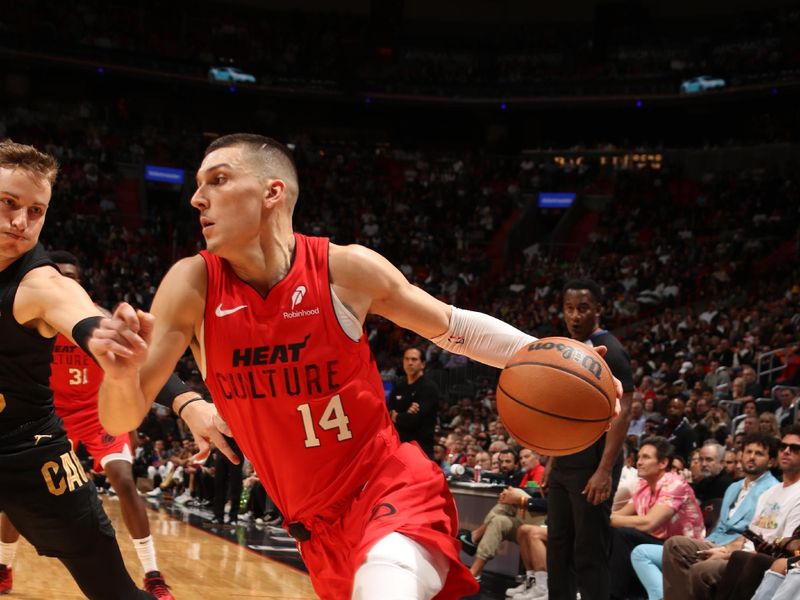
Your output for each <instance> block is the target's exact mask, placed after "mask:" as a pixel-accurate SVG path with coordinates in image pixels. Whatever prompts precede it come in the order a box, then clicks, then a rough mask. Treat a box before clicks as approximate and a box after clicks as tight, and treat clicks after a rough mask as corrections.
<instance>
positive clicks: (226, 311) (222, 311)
mask: <svg viewBox="0 0 800 600" xmlns="http://www.w3.org/2000/svg"><path fill="white" fill-rule="evenodd" d="M243 308H247V304H242V305H241V306H234V307H233V308H222V304H220V305H219V306H218V307H217V310H215V311H214V314H215V315H217V316H218V317H227V316H228V315H232V314H233V313H235V312H238V311H240V310H242V309H243Z"/></svg>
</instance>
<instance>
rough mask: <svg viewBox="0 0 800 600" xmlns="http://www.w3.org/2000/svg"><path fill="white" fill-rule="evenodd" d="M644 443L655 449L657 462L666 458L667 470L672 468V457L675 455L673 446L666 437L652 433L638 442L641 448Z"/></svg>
mask: <svg viewBox="0 0 800 600" xmlns="http://www.w3.org/2000/svg"><path fill="white" fill-rule="evenodd" d="M645 445H650V446H652V447H653V448H655V449H656V458H657V459H658V462H661V461H662V460H664V459H666V460H667V471H669V470H670V469H672V457H673V456H675V447H674V446H673V445H672V444H670V443H669V442H668V441H667V438H665V437H662V436H660V435H654V436H651V437H649V438H646V439H644V440H642V443H641V444H639V449H640V450H641V449H642V448H643V447H644V446H645Z"/></svg>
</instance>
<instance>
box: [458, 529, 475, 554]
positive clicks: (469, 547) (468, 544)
mask: <svg viewBox="0 0 800 600" xmlns="http://www.w3.org/2000/svg"><path fill="white" fill-rule="evenodd" d="M457 537H458V540H459V541H460V542H461V549H462V550H463V551H464V552H466V553H467V554H469V555H470V556H475V553H476V552H477V551H478V545H477V544H476V543H475V542H473V541H472V532H471V531H469V530H467V529H462V530H460V531H459V532H458V536H457Z"/></svg>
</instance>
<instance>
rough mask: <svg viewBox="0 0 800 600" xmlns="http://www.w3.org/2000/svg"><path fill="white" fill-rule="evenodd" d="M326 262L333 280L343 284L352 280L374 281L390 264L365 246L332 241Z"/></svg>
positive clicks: (361, 281)
mask: <svg viewBox="0 0 800 600" xmlns="http://www.w3.org/2000/svg"><path fill="white" fill-rule="evenodd" d="M328 264H329V268H330V272H331V277H332V278H333V280H334V282H336V283H344V284H345V285H346V283H347V282H348V281H352V280H357V281H358V282H360V283H366V282H369V281H372V282H374V281H375V280H376V279H377V278H378V277H379V276H380V275H381V274H382V273H385V272H386V270H387V268H388V267H390V266H391V264H390V263H389V262H388V261H387V260H386V259H385V258H384V257H383V256H381V255H380V254H378V253H377V252H375V251H374V250H370V249H369V248H367V247H366V246H362V245H360V244H348V245H346V246H340V245H338V244H333V243H331V244H330V249H329V250H328Z"/></svg>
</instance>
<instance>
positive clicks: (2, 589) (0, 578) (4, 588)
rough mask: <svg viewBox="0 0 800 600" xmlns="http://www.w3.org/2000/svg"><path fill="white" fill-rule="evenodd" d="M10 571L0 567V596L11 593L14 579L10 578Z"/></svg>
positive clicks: (3, 566)
mask: <svg viewBox="0 0 800 600" xmlns="http://www.w3.org/2000/svg"><path fill="white" fill-rule="evenodd" d="M12 571H13V569H12V568H11V567H7V566H5V565H0V594H8V593H9V592H10V591H11V586H12V584H13V583H14V578H13V577H12V576H11V572H12Z"/></svg>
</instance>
